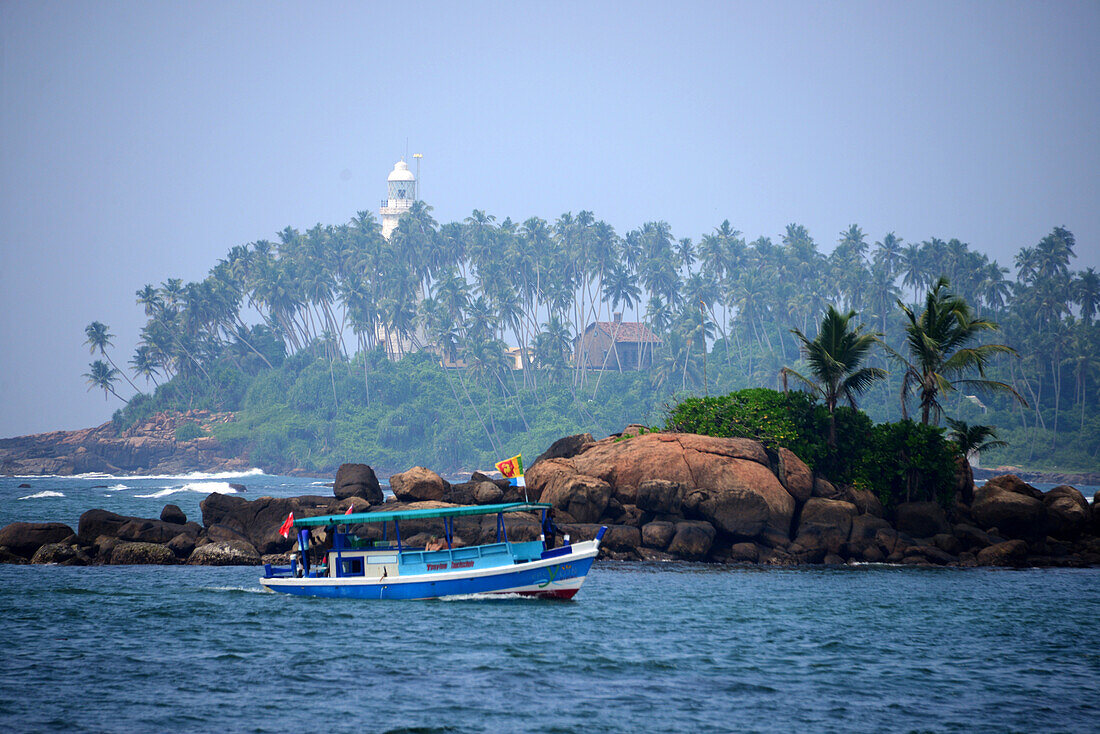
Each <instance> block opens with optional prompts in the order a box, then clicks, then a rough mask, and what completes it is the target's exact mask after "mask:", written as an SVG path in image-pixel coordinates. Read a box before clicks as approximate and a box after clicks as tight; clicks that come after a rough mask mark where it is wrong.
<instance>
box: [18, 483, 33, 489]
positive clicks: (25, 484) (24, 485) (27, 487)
mask: <svg viewBox="0 0 1100 734" xmlns="http://www.w3.org/2000/svg"><path fill="white" fill-rule="evenodd" d="M30 488H31V485H29V484H27V483H26V482H23V483H22V484H20V485H19V487H18V489H30Z"/></svg>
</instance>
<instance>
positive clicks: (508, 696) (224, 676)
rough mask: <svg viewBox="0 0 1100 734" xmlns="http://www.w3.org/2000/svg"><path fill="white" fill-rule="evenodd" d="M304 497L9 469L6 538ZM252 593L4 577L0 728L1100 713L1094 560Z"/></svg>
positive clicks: (577, 723)
mask: <svg viewBox="0 0 1100 734" xmlns="http://www.w3.org/2000/svg"><path fill="white" fill-rule="evenodd" d="M314 481H315V480H310V479H298V478H289V477H271V476H265V475H262V474H259V473H250V474H247V475H245V476H240V475H233V476H220V477H215V478H210V477H200V476H194V475H192V476H188V477H157V478H142V479H135V478H132V477H127V478H114V477H107V478H101V477H88V478H76V479H74V478H31V479H26V478H14V479H13V478H3V479H0V525H4V524H7V523H8V522H12V521H14V520H16V519H19V520H33V521H44V520H57V521H62V522H67V523H70V524H71V525H73V526H74V528H75V525H76V520H77V518H78V517H79V515H80V513H81V512H82V511H83V510H86V509H90V508H92V507H104V508H106V509H111V510H114V511H117V512H121V513H125V514H136V515H143V516H156V515H158V514H159V512H160V508H161V507H162V506H163V504H164V503H165V502H173V503H175V504H178V505H180V507H181V508H182V509H184V511H185V512H186V513H187V514H188V516H189V517H193V518H194V519H196V520H198V519H199V516H198V502H199V501H200V500H201V499H202V498H203V497H204V496H205V494H206V493H207V492H209V491H215V490H214V488H213V487H214V485H217V484H218V483H221V482H225V483H228V482H240V483H243V484H245V485H246V486H247V491H246V492H245V493H244V494H243V495H242V496H244V497H257V496H262V495H265V494H267V495H277V496H285V495H296V494H303V493H314V492H315V493H318V494H321V493H327V492H329V491H331V490H329V489H328V488H327V487H324V486H321V485H316V484H314V483H313V482H314ZM20 482H26V483H29V484H31V485H32V486H31V488H29V489H27V488H22V489H19V488H18V487H17V485H18V484H19V483H20ZM120 485H125V487H126V488H122V487H121V486H120ZM222 489H223V491H224V490H227V489H228V484H226V486H225V487H224V488H222ZM167 490H172V491H171V492H167ZM49 492H54V493H56V494H48V493H49ZM161 492H164V494H162V495H160V496H152V495H157V494H158V493H161ZM1090 494H1091V493H1090ZM57 495H63V496H57ZM20 497H30V498H31V499H19V498H20ZM258 576H259V570H258V569H257V568H208V567H183V566H179V567H111V566H101V567H90V568H80V567H59V566H33V567H32V566H6V565H0V620H3V621H2V629H3V632H4V643H5V645H4V647H5V649H4V651H3V654H0V727H2V729H3V730H4V731H5V732H6V731H12V732H36V731H65V732H134V731H141V732H177V731H178V732H211V731H234V732H237V731H242V732H287V731H308V732H313V731H321V732H353V731H354V732H363V731H390V732H501V731H519V730H521V729H522V730H539V731H549V732H585V733H587V732H592V731H616V732H619V731H623V732H625V731H683V732H698V731H714V732H719V731H761V732H791V731H815V732H816V731H826V732H850V731H867V732H881V731H891V732H894V731H922V732H923V731H961V732H975V731H977V732H985V731H988V732H1004V731H1019V732H1033V731H1069V732H1094V731H1096V730H1097V722H1098V721H1100V569H1085V570H1070V569H1042V570H1022V571H1015V570H1001V569H917V568H902V567H891V566H881V565H880V566H872V565H865V566H855V567H846V568H801V569H764V568H727V567H718V566H709V565H704V564H679V563H672V564H641V563H613V562H612V563H599V564H597V565H596V566H595V567H594V568H593V570H592V572H591V574H590V575H589V578H588V580H587V582H586V584H585V586H584V588H583V589H582V590H581V592H580V594H579V595H578V596H577V598H576V601H574V602H553V601H539V600H529V599H519V598H517V599H502V600H479V599H456V600H447V601H429V602H383V601H377V602H366V601H345V600H315V599H304V598H294V597H286V596H282V595H276V594H269V593H265V592H263V591H261V590H260V585H259V583H258V582H257V578H258Z"/></svg>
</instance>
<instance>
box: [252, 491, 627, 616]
mask: <svg viewBox="0 0 1100 734" xmlns="http://www.w3.org/2000/svg"><path fill="white" fill-rule="evenodd" d="M550 509H551V505H548V504H545V503H539V502H511V503H506V504H496V505H480V506H474V507H465V506H456V507H433V508H420V509H409V510H397V511H393V512H359V513H353V514H347V515H323V516H320V517H305V518H301V519H298V520H293V522H292V526H293V527H294V528H297V529H298V534H297V538H298V549H297V552H296V553H295V555H294V556H293V557H292V559H291V563H290V566H289V567H276V566H272V565H271V564H266V565H265V566H264V576H263V578H261V579H260V583H261V584H262V585H263V587H264V588H265V589H267V590H269V591H277V592H281V593H284V594H295V595H298V596H320V597H329V598H349V599H435V598H440V597H449V596H464V595H475V596H481V595H502V594H509V595H510V594H515V595H521V596H536V597H546V598H554V599H572V598H573V596H574V595H576V593H577V591H579V590H580V588H581V584H583V583H584V579H585V577H586V576H587V574H588V571H589V569H590V568H591V567H592V561H593V560H595V558H596V554H597V553H598V552H599V549H600V541H601V540H602V539H603V535H604V533H605V532H606V530H607V528H606V527H601V528H600V529H599V532H598V533H597V535H596V537H595V538H594V539H593V540H588V541H583V542H578V543H570V542H569V536H568V535H564V536H563V542H562V544H561V545H560V546H558V547H552V542H553V538H554V537H555V536H556V535H557V533H556V530H557V528H556V527H555V526H554V524H553V521H552V520H551V518H550V514H549V510H550ZM518 512H536V513H541V518H542V521H541V528H540V529H541V531H542V532H541V536H540V539H538V540H530V541H521V542H512V541H509V540H508V533H507V529H506V525H505V521H504V518H505V516H506V515H508V514H512V513H518ZM477 515H496V516H497V519H496V542H494V543H488V544H484V545H471V546H463V547H456V546H455V543H454V540H455V538H454V520H455V518H456V517H469V516H477ZM436 518H438V519H442V520H443V537H442V538H441V539H440V542H439V546H441V547H433V546H432V545H429V546H427V547H411V546H409V545H406V544H403V543H402V540H401V522H402V521H405V522H409V521H414V520H415V521H420V520H429V519H436ZM288 520H289V518H288ZM374 523H381V527H382V532H381V535H382V539H381V540H379V539H377V538H375V539H368V538H365V537H363V533H362V532H358V533H357V532H353V530H354V529H355V528H356V527H358V528H359V529H360V530H362V526H365V525H371V524H374ZM316 527H323V528H325V529H326V530H327V531H328V532H327V535H328V537H331V539H332V546H331V548H328V549H327V551H325V552H324V554H323V560H321V562H320V563H312V564H311V563H310V555H311V554H310V529H311V528H316ZM391 527H392V528H393V535H392V538H391V536H390V535H389V529H390V528H391ZM374 535H378V533H377V532H375V533H374ZM326 546H327V541H326Z"/></svg>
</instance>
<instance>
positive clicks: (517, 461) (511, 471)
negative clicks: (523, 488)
mask: <svg viewBox="0 0 1100 734" xmlns="http://www.w3.org/2000/svg"><path fill="white" fill-rule="evenodd" d="M496 468H497V471H499V472H500V473H501V474H502V475H503V476H504V478H505V479H515V478H516V477H522V476H523V454H516V455H515V456H513V457H512V458H511V459H505V460H504V461H498V462H497V463H496Z"/></svg>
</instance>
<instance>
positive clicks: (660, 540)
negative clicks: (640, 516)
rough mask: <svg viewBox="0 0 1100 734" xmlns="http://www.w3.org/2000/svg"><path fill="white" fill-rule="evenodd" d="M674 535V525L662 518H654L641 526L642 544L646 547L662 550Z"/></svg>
mask: <svg viewBox="0 0 1100 734" xmlns="http://www.w3.org/2000/svg"><path fill="white" fill-rule="evenodd" d="M675 535H676V525H675V524H673V523H671V522H665V521H663V520H654V521H653V522H650V523H646V524H645V525H643V526H642V545H643V546H645V547H647V548H656V549H657V550H662V551H663V550H664V549H665V548H668V544H669V543H671V542H672V538H673V536H675Z"/></svg>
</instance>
